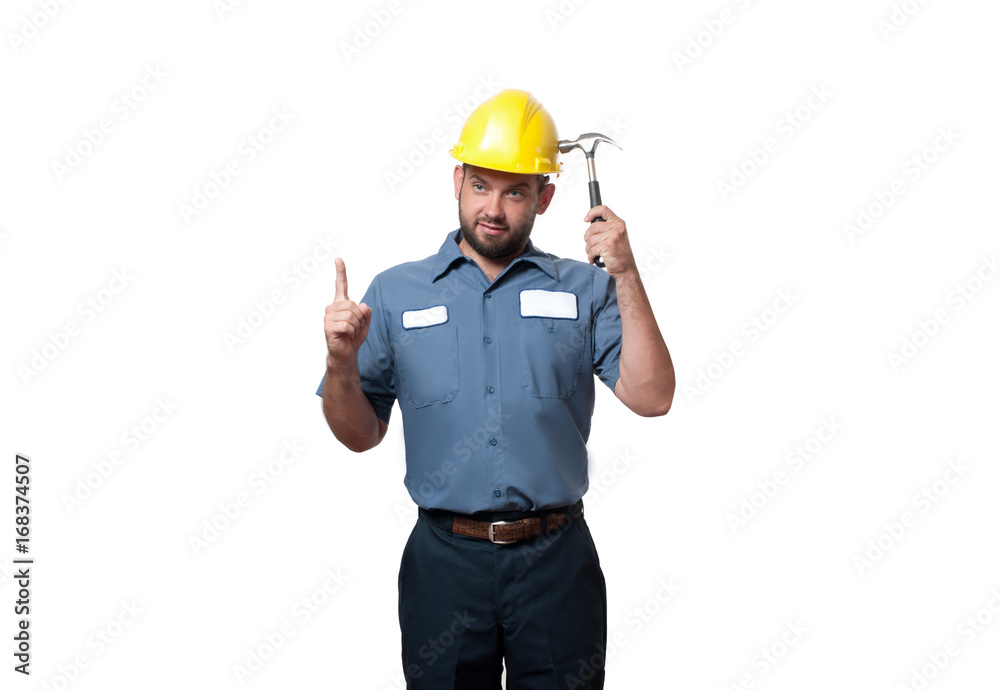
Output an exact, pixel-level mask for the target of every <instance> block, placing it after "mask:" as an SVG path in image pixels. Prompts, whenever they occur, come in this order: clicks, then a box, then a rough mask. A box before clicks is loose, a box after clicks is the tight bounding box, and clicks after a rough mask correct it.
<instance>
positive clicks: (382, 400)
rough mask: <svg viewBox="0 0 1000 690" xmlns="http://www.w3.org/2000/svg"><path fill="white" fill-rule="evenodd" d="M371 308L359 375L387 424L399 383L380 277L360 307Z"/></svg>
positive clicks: (318, 389) (320, 391)
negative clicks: (395, 370) (364, 305)
mask: <svg viewBox="0 0 1000 690" xmlns="http://www.w3.org/2000/svg"><path fill="white" fill-rule="evenodd" d="M362 302H363V303H365V304H367V305H368V306H369V307H371V308H372V322H371V325H369V327H368V335H367V336H366V337H365V341H364V342H363V343H361V347H360V348H358V373H360V374H361V390H362V391H364V393H365V396H366V397H367V398H368V401H369V402H370V403H371V404H372V409H374V410H375V414H376V416H378V418H379V419H381V420H382V421H383V422H385V423H386V424H388V423H389V415H390V413H391V412H392V405H393V403H394V402H395V401H396V380H395V376H394V374H393V371H394V368H395V366H394V362H393V354H392V347H391V345H390V341H389V329H388V326H387V324H386V316H385V309H384V306H383V303H382V287H381V283H380V282H379V277H378V276H375V280H373V281H372V284H371V285H369V286H368V291H367V292H365V296H364V297H362V298H361V301H360V302H358V304H361V303H362ZM325 381H326V374H325V373H324V374H323V377H322V378H321V379H320V382H319V388H317V389H316V395H319V396H322V395H323V384H324V383H325Z"/></svg>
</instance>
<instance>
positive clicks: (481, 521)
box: [317, 90, 674, 690]
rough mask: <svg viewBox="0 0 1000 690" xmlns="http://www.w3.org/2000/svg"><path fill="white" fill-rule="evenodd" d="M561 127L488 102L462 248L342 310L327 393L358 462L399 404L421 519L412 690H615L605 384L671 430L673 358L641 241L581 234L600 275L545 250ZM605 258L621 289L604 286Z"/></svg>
mask: <svg viewBox="0 0 1000 690" xmlns="http://www.w3.org/2000/svg"><path fill="white" fill-rule="evenodd" d="M557 141H558V137H557V136H556V130H555V125H554V124H553V122H552V118H551V116H549V114H548V112H547V111H546V110H545V109H544V108H543V107H542V106H541V104H540V103H539V102H538V101H537V100H536V99H534V98H533V97H532V96H531V94H529V93H528V92H526V91H518V90H506V91H503V92H501V93H499V94H498V95H496V96H495V97H493V98H492V99H490V100H489V101H487V102H485V103H483V104H482V105H481V106H479V108H477V109H476V111H474V112H473V113H472V114H471V115H470V116H469V119H468V121H467V122H466V123H465V126H464V127H463V129H462V133H461V135H460V139H459V143H458V144H456V146H455V147H454V148H453V149H452V151H451V153H452V155H453V156H454V157H455V158H457V159H458V160H460V161H462V165H456V167H455V169H454V173H453V175H454V184H455V198H456V199H457V200H458V210H459V223H460V227H459V229H458V230H455V231H453V232H450V233H449V234H448V236H447V237H446V238H445V240H444V243H443V244H442V245H441V248H440V250H439V251H438V252H437V253H436V254H434V255H432V256H429V257H427V258H426V259H423V260H421V261H414V262H409V263H404V264H400V265H398V266H395V267H393V268H390V269H388V270H386V271H383V272H382V273H380V274H378V275H377V276H376V277H375V279H374V280H373V281H372V284H371V286H370V287H369V288H368V291H367V292H366V293H365V296H364V298H363V300H362V301H361V302H360V303H356V302H354V301H352V300H351V299H350V298H349V297H348V294H347V274H346V268H345V265H344V262H343V261H342V260H341V259H340V258H338V259H336V262H335V263H336V266H337V291H336V297H335V299H334V302H333V304H331V305H330V306H328V307H327V308H326V318H325V331H326V338H327V346H328V350H329V354H328V357H327V372H326V376H325V378H324V379H323V382H322V383H321V384H320V388H319V390H318V391H317V393H318V394H319V395H321V396H322V398H323V413H324V415H325V416H326V419H327V422H328V423H329V425H330V429H331V430H332V431H333V433H334V434H335V435H336V437H337V439H338V440H340V441H341V443H343V444H344V445H345V446H347V447H348V448H349V449H351V450H353V451H355V452H362V451H364V450H367V449H369V448H372V447H374V446H375V445H377V444H378V443H379V442H380V441H381V440H382V438H383V437H384V435H385V432H386V429H387V427H388V422H389V415H390V411H391V408H392V405H393V402H394V401H395V400H397V399H398V400H399V406H400V411H401V414H402V415H403V425H404V429H405V434H404V438H405V450H406V468H407V469H406V477H405V480H404V482H405V484H406V486H407V489H408V490H409V493H410V496H411V497H412V498H413V500H414V502H415V503H417V505H418V506H419V517H418V519H417V521H416V524H415V526H414V528H413V531H412V532H411V534H410V537H409V540H408V541H407V544H406V546H405V548H404V551H403V557H402V561H401V564H400V572H399V617H400V628H401V631H402V647H403V654H402V657H403V670H404V673H405V675H406V679H407V687H408V688H431V689H433V690H442V689H443V688H470V689H474V690H492V689H495V688H499V687H500V677H501V663H505V665H506V672H507V687H508V688H511V689H515V688H518V689H527V688H532V689H535V688H538V689H542V688H545V689H554V688H601V687H603V683H604V647H605V644H606V639H607V604H606V597H605V583H604V576H603V573H602V571H601V567H600V563H599V560H598V555H597V550H596V548H595V546H594V542H593V540H592V538H591V536H590V532H589V530H588V528H587V524H586V521H585V520H584V518H583V507H582V501H581V497H582V496H583V494H584V493H586V491H587V486H588V479H587V448H586V443H587V439H588V437H589V434H590V422H591V416H592V414H593V410H594V375H595V374H596V375H597V377H599V378H600V379H601V381H602V382H603V383H604V384H605V385H607V386H608V387H609V388H611V389H612V390H613V391H614V394H615V395H616V396H617V397H618V399H619V400H621V401H622V402H623V403H624V404H625V405H627V406H628V407H629V408H630V409H631V410H633V411H634V412H636V413H637V414H640V415H643V416H657V415H663V414H666V412H667V411H668V410H669V409H670V404H671V402H672V400H673V394H674V371H673V365H672V362H671V359H670V354H669V352H668V351H667V347H666V345H665V344H664V342H663V338H662V336H661V335H660V332H659V329H658V328H657V325H656V321H655V319H654V318H653V312H652V309H651V308H650V305H649V301H648V299H647V297H646V293H645V291H644V289H643V286H642V283H641V281H640V279H639V273H638V270H637V268H636V263H635V258H634V257H633V255H632V251H631V249H630V247H629V242H628V235H627V233H626V228H625V222H624V221H623V220H622V219H621V218H619V217H618V216H616V215H615V214H614V213H612V212H611V210H610V209H608V208H607V207H606V206H597V207H595V208H592V209H591V210H590V211H589V212H588V213H587V215H586V217H585V218H584V220H585V221H590V220H592V219H594V218H597V217H602V218H604V219H605V220H604V221H603V222H597V223H593V224H592V225H591V226H590V227H589V228H588V229H587V231H586V232H585V233H584V235H583V239H584V241H585V251H586V255H587V257H588V259H589V261H590V263H585V262H583V261H576V260H572V259H563V258H559V257H555V256H553V255H551V254H546V253H544V252H542V251H540V250H538V249H536V248H535V247H534V245H533V243H532V242H531V240H530V239H529V237H530V234H531V229H532V226H533V223H534V220H535V216H536V215H539V214H542V213H544V212H545V210H546V209H547V208H548V206H549V204H550V202H551V201H552V196H553V194H554V192H555V187H554V186H553V185H552V184H550V183H549V182H548V178H547V175H548V174H549V173H558V172H560V168H559V167H558V166H559V164H558V163H557V160H556V159H557V156H558V145H557ZM598 256H600V257H601V258H602V259H603V261H604V263H605V266H606V267H607V272H605V271H603V270H601V269H599V268H597V267H595V266H594V265H593V263H592V262H593V261H594V260H595V258H596V257H598Z"/></svg>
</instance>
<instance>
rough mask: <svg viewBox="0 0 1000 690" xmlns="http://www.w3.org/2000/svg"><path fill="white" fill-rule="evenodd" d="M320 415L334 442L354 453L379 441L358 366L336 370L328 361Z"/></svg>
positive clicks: (379, 437) (376, 419) (377, 427)
mask: <svg viewBox="0 0 1000 690" xmlns="http://www.w3.org/2000/svg"><path fill="white" fill-rule="evenodd" d="M323 415H324V416H325V417H326V423H327V424H329V425H330V430H331V431H333V435H334V436H336V437H337V440H338V441H340V442H341V443H343V444H344V445H345V446H347V448H348V449H350V450H353V451H354V452H356V453H360V452H362V451H366V450H368V449H369V448H374V447H375V446H377V445H378V443H379V441H381V440H382V439H381V434H380V431H379V418H378V416H376V414H375V410H374V408H372V404H371V403H370V402H369V401H368V397H367V396H366V395H365V393H364V391H363V390H362V389H361V375H360V374H359V373H358V365H357V362H355V363H354V364H353V366H338V365H336V364H334V363H333V362H332V361H331V360H330V358H329V357H327V364H326V380H325V381H324V383H323Z"/></svg>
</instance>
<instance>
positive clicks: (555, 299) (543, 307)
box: [521, 290, 577, 319]
mask: <svg viewBox="0 0 1000 690" xmlns="http://www.w3.org/2000/svg"><path fill="white" fill-rule="evenodd" d="M521 316H542V317H545V318H549V319H575V318H577V309H576V293H573V292H559V291H557V290H521Z"/></svg>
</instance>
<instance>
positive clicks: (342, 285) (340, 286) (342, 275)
mask: <svg viewBox="0 0 1000 690" xmlns="http://www.w3.org/2000/svg"><path fill="white" fill-rule="evenodd" d="M333 263H334V264H336V266H337V294H336V296H335V297H334V298H333V300H334V301H335V302H340V301H342V300H345V299H350V297H348V296H347V266H345V265H344V260H343V259H341V258H339V257H338V258H336V259H334V260H333Z"/></svg>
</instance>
